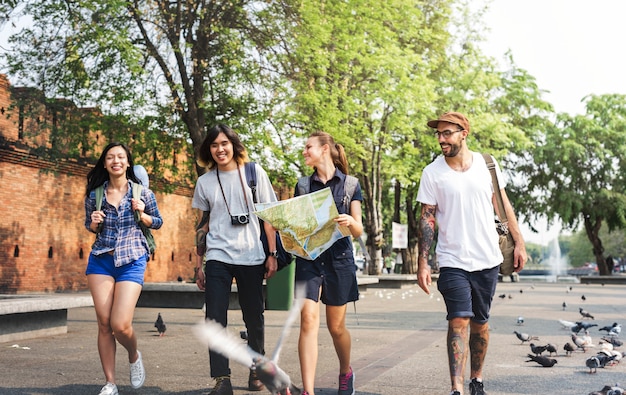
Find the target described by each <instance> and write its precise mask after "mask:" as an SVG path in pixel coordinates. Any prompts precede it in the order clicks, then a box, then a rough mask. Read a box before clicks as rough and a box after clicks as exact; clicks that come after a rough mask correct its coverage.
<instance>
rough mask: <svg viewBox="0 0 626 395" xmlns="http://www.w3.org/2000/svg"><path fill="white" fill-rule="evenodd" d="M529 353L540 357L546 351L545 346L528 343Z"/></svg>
mask: <svg viewBox="0 0 626 395" xmlns="http://www.w3.org/2000/svg"><path fill="white" fill-rule="evenodd" d="M530 351H532V352H533V353H534V354H535V355H541V354H543V352H544V351H546V346H536V345H535V343H530Z"/></svg>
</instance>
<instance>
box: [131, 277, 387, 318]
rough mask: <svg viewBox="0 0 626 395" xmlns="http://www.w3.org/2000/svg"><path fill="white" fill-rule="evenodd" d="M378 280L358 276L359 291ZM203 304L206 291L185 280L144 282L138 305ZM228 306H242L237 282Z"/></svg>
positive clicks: (231, 307)
mask: <svg viewBox="0 0 626 395" xmlns="http://www.w3.org/2000/svg"><path fill="white" fill-rule="evenodd" d="M378 282H379V279H378V278H377V277H375V276H374V277H369V276H358V277H357V283H358V286H359V292H365V291H367V287H368V286H375V285H376V284H378ZM266 288H267V285H265V284H264V285H263V289H264V294H265V295H267V292H266ZM202 306H204V291H201V290H200V289H198V286H197V285H196V284H195V283H183V282H167V283H144V284H143V289H142V290H141V295H140V296H139V300H138V301H137V307H162V308H182V309H201V308H202ZM228 308H229V309H230V310H237V309H239V308H240V307H239V299H238V296H237V284H233V285H232V286H231V289H230V299H229V304H228Z"/></svg>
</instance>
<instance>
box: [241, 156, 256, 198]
mask: <svg viewBox="0 0 626 395" xmlns="http://www.w3.org/2000/svg"><path fill="white" fill-rule="evenodd" d="M244 169H245V171H246V180H247V181H248V186H249V187H250V189H251V190H252V202H253V203H255V204H256V203H257V200H258V199H257V196H256V164H255V162H246V163H245V164H244Z"/></svg>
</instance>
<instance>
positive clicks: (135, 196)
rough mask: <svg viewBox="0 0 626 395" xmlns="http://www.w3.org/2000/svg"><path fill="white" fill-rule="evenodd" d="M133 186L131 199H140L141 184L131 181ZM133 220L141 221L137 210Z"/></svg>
mask: <svg viewBox="0 0 626 395" xmlns="http://www.w3.org/2000/svg"><path fill="white" fill-rule="evenodd" d="M131 184H132V186H133V199H136V200H139V199H141V193H142V192H143V185H141V184H140V183H138V182H131ZM135 221H137V222H139V221H141V214H140V213H139V210H135Z"/></svg>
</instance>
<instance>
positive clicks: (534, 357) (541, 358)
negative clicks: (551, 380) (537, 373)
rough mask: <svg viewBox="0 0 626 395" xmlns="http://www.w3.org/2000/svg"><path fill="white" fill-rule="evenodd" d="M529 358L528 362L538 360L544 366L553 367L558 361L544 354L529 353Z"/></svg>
mask: <svg viewBox="0 0 626 395" xmlns="http://www.w3.org/2000/svg"><path fill="white" fill-rule="evenodd" d="M528 358H530V359H529V360H527V361H526V362H537V363H538V364H539V365H541V366H543V367H544V368H551V367H553V366H554V364H555V363H557V361H556V359H553V358H548V357H544V356H542V355H533V354H528Z"/></svg>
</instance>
